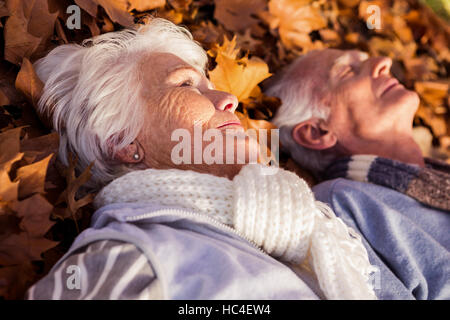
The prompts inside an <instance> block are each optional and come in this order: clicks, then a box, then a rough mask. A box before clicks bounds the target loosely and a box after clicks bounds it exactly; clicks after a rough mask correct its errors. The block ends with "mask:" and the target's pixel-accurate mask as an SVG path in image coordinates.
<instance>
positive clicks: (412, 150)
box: [347, 135, 425, 167]
mask: <svg viewBox="0 0 450 320" xmlns="http://www.w3.org/2000/svg"><path fill="white" fill-rule="evenodd" d="M347 152H348V154H352V155H353V154H373V155H377V156H380V157H383V158H388V159H393V160H397V161H401V162H405V163H409V164H416V165H419V166H421V167H424V166H425V162H424V159H423V155H422V151H421V150H420V147H419V145H418V144H417V143H416V142H415V141H414V139H413V138H412V137H411V136H393V135H386V137H384V138H382V139H377V140H369V141H367V140H364V141H359V142H356V143H355V144H354V145H353V146H352V148H351V149H350V150H348V151H347Z"/></svg>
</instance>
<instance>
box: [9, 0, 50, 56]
mask: <svg viewBox="0 0 450 320" xmlns="http://www.w3.org/2000/svg"><path fill="white" fill-rule="evenodd" d="M6 5H7V8H8V10H9V12H10V17H9V18H8V20H7V21H6V24H5V32H4V35H5V59H6V60H8V61H10V62H12V63H15V64H19V63H20V62H21V61H22V58H24V57H25V58H30V57H32V56H34V55H39V54H41V53H42V52H44V51H45V50H46V47H47V45H48V41H49V39H50V37H51V35H52V34H53V28H54V24H55V20H56V17H57V16H58V14H57V13H50V12H49V8H48V2H47V0H34V1H32V2H30V1H23V0H8V1H7V2H6Z"/></svg>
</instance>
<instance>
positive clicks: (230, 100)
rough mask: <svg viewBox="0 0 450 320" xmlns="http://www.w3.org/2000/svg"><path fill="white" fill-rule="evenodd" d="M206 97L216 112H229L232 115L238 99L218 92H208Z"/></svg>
mask: <svg viewBox="0 0 450 320" xmlns="http://www.w3.org/2000/svg"><path fill="white" fill-rule="evenodd" d="M206 95H207V97H208V98H209V99H210V100H211V102H212V103H213V104H214V107H215V108H216V109H217V110H221V111H229V112H231V113H234V111H235V110H236V108H237V107H238V99H237V98H236V96H234V95H232V94H230V93H227V92H223V91H218V90H210V91H209V92H208V93H207V94H206Z"/></svg>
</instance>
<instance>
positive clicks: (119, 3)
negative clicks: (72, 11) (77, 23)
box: [75, 0, 133, 27]
mask: <svg viewBox="0 0 450 320" xmlns="http://www.w3.org/2000/svg"><path fill="white" fill-rule="evenodd" d="M75 3H76V4H77V5H79V6H80V7H81V8H82V9H83V10H85V11H86V12H88V13H89V14H90V15H91V16H92V17H94V18H95V17H97V6H102V7H103V8H104V9H105V11H106V13H107V14H108V16H109V17H110V18H111V20H112V21H113V22H117V23H118V24H121V25H122V26H124V27H130V26H132V25H133V17H132V16H131V14H130V13H129V12H128V7H129V4H128V0H75Z"/></svg>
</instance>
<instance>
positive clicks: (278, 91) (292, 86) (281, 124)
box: [265, 56, 335, 175]
mask: <svg viewBox="0 0 450 320" xmlns="http://www.w3.org/2000/svg"><path fill="white" fill-rule="evenodd" d="M304 59H305V56H302V57H300V58H297V59H296V60H295V61H294V62H293V63H291V64H290V65H289V66H288V67H287V68H286V69H285V70H283V71H282V72H281V74H280V75H278V76H277V78H275V79H274V80H273V81H272V82H271V83H270V84H269V87H268V88H267V89H266V90H265V93H266V94H267V95H270V96H276V97H278V98H280V99H281V101H282V104H281V106H280V108H279V109H278V110H277V113H276V115H275V117H274V118H273V119H272V123H273V124H275V125H276V126H277V127H278V128H279V129H280V141H281V144H282V146H283V149H286V150H287V151H288V152H289V153H290V155H291V157H292V158H293V159H294V160H295V161H296V162H297V163H298V164H300V165H301V166H303V167H304V168H306V169H308V170H310V171H311V172H312V173H314V174H316V175H317V174H318V173H320V172H321V171H322V170H324V169H325V168H326V167H327V166H328V165H329V164H330V163H331V162H332V161H333V159H334V158H335V155H334V154H332V153H330V152H329V151H321V150H313V149H308V148H305V147H303V146H301V145H299V144H298V143H296V142H295V140H294V139H293V137H292V130H293V128H294V127H295V126H296V125H297V124H298V123H300V122H303V121H306V120H309V119H311V118H318V119H323V120H326V119H327V118H328V116H329V111H330V108H329V106H327V105H325V104H324V103H322V102H321V100H322V99H321V97H322V96H321V92H323V89H324V88H323V87H320V88H318V86H320V85H321V84H320V83H318V82H317V81H316V79H315V78H314V75H305V76H301V74H299V73H298V71H299V70H298V68H299V64H300V63H305V62H304ZM322 85H323V84H322Z"/></svg>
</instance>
